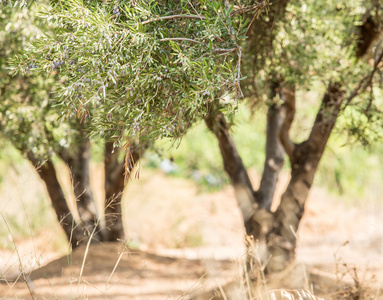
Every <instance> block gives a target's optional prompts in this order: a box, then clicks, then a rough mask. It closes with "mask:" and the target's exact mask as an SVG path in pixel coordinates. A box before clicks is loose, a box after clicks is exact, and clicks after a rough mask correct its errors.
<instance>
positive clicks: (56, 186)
mask: <svg viewBox="0 0 383 300" xmlns="http://www.w3.org/2000/svg"><path fill="white" fill-rule="evenodd" d="M27 157H28V159H29V161H30V162H31V163H32V164H33V165H34V166H35V167H36V170H37V172H38V174H39V176H40V178H41V179H42V180H43V181H44V183H45V185H46V187H47V191H48V194H49V197H50V199H51V203H52V206H53V209H54V210H55V213H56V217H57V220H58V221H59V223H60V225H61V227H62V228H63V230H64V232H65V235H66V237H67V238H68V241H69V242H70V244H71V246H72V248H76V247H77V246H78V245H79V244H80V242H82V241H84V240H86V239H84V238H85V237H84V235H83V233H82V230H81V229H80V227H79V226H78V225H77V224H76V221H75V220H74V218H73V215H72V212H71V211H70V209H69V207H68V204H67V202H66V199H65V195H64V192H63V190H62V188H61V185H60V183H59V181H58V179H57V175H56V171H55V167H54V165H53V163H52V161H50V160H47V161H46V162H45V163H43V164H42V165H40V166H39V161H38V160H37V159H36V158H35V156H34V155H33V153H32V152H31V151H29V152H27Z"/></svg>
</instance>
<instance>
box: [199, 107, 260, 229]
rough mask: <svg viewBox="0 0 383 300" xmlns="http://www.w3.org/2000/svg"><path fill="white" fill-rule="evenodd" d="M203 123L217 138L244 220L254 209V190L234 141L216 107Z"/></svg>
mask: <svg viewBox="0 0 383 300" xmlns="http://www.w3.org/2000/svg"><path fill="white" fill-rule="evenodd" d="M205 123H206V125H207V127H208V128H209V129H210V131H211V132H212V133H213V134H214V135H215V136H216V137H217V139H218V144H219V148H220V150H221V154H222V159H223V165H224V168H225V171H226V173H227V174H228V175H229V177H230V181H231V183H232V185H233V187H234V190H235V193H236V198H237V201H238V205H239V207H240V210H241V212H242V217H243V219H244V222H246V221H247V220H249V219H250V218H251V216H252V214H253V211H254V207H253V205H254V204H256V202H255V199H254V190H253V187H252V184H251V182H250V178H249V175H248V174H247V171H246V168H245V166H244V165H243V162H242V159H241V157H240V155H239V153H238V151H237V149H236V147H235V144H234V141H233V139H232V137H231V136H230V134H229V128H228V126H227V123H226V120H225V117H224V115H223V114H222V113H221V112H219V111H218V109H217V108H212V109H211V111H210V113H209V115H208V116H207V117H206V118H205Z"/></svg>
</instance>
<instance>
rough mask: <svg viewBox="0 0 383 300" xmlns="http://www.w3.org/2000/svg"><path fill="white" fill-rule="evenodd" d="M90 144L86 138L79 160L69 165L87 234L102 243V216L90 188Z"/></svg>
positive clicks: (79, 149) (80, 214)
mask: <svg viewBox="0 0 383 300" xmlns="http://www.w3.org/2000/svg"><path fill="white" fill-rule="evenodd" d="M89 163H90V142H89V140H88V139H86V138H84V141H83V143H82V144H81V145H79V146H78V153H77V158H76V160H74V161H73V162H72V163H70V164H69V168H70V171H71V174H72V184H73V191H74V195H75V197H76V199H77V202H76V203H77V210H78V213H79V216H80V219H81V223H82V225H83V227H84V230H85V231H86V233H87V234H88V235H89V236H91V235H92V239H95V240H97V241H102V240H103V237H102V232H101V227H100V216H99V214H98V212H97V208H96V203H95V200H94V197H93V193H92V189H91V186H90V170H89Z"/></svg>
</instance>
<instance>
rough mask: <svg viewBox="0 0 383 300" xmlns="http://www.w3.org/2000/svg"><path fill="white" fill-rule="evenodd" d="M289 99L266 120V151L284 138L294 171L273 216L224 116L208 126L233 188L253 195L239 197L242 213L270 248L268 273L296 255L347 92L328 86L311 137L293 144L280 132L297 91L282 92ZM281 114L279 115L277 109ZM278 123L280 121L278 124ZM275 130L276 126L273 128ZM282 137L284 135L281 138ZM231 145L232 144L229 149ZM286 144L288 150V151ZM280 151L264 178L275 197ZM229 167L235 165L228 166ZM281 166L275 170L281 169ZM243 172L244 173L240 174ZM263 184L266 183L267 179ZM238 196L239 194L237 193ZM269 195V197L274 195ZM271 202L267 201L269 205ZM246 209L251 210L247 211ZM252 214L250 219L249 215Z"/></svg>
mask: <svg viewBox="0 0 383 300" xmlns="http://www.w3.org/2000/svg"><path fill="white" fill-rule="evenodd" d="M280 92H281V93H283V92H284V93H287V95H281V97H284V98H285V104H284V105H283V106H281V107H279V108H278V107H275V106H270V108H269V117H268V123H269V124H268V128H269V130H268V131H267V133H268V135H267V139H271V140H272V141H269V144H267V145H266V147H270V145H273V142H275V141H276V139H281V140H283V141H284V142H283V143H282V144H285V145H286V148H285V150H286V153H287V154H288V156H289V159H290V162H291V166H292V170H291V179H290V182H289V184H288V187H287V189H286V191H285V193H284V194H283V196H282V199H281V203H280V205H279V207H278V208H277V210H276V211H275V212H274V213H272V212H269V211H268V210H267V207H268V205H266V206H265V200H264V199H263V198H262V196H263V195H264V194H263V193H260V192H259V191H257V192H254V191H253V189H252V186H251V184H249V181H248V176H247V172H246V169H245V167H244V166H243V164H242V160H241V159H240V157H239V155H238V153H237V151H236V149H235V145H234V144H233V141H232V139H231V137H230V134H229V132H228V128H227V124H226V122H225V121H224V116H223V115H222V114H221V113H220V112H214V111H212V114H211V115H210V116H209V117H208V119H207V121H206V123H207V124H208V127H209V129H210V130H212V132H213V133H214V134H215V135H216V136H217V138H218V142H219V145H220V150H221V154H222V158H223V162H224V166H225V170H226V172H227V173H228V175H229V177H230V178H231V181H232V183H234V189H236V186H235V184H237V182H240V183H241V186H243V187H245V188H246V191H247V194H246V195H252V196H253V197H252V198H251V197H247V198H246V200H247V201H248V203H252V205H247V206H244V205H243V198H240V197H239V198H237V201H238V204H239V206H240V208H241V211H242V213H244V214H245V216H246V217H244V225H245V229H246V233H247V234H248V235H252V236H253V237H254V239H256V240H258V241H260V242H264V243H265V245H266V249H267V251H266V256H267V257H265V260H266V259H269V263H268V265H267V270H269V271H279V270H281V269H283V268H285V267H286V266H287V265H288V264H289V263H290V262H292V260H293V259H294V257H295V247H296V235H295V232H296V231H297V230H298V226H299V223H300V220H301V218H302V216H303V213H304V207H305V202H306V200H307V197H308V194H309V191H310V188H311V186H312V183H313V180H314V175H315V173H316V170H317V167H318V164H319V161H320V159H321V157H322V155H323V152H324V150H325V147H326V144H327V141H328V138H329V136H330V134H331V131H332V129H333V127H334V125H335V122H336V119H337V116H338V114H339V112H340V107H341V104H342V102H343V100H344V93H343V92H342V91H341V88H340V86H337V85H330V86H329V87H328V89H327V91H326V94H325V95H324V97H323V100H322V104H321V107H320V109H319V111H318V113H317V116H316V119H315V122H314V124H313V127H312V131H311V133H310V136H309V138H308V139H307V140H306V141H304V142H303V143H301V144H299V145H296V144H293V143H292V142H291V141H290V139H289V136H288V130H287V131H286V130H285V129H284V130H282V129H281V127H282V125H285V126H286V127H287V128H289V127H290V125H291V122H292V119H293V115H294V109H293V108H294V106H295V104H294V103H292V102H294V101H295V97H294V92H293V91H291V90H290V91H286V90H284V91H283V90H280ZM278 110H280V111H278ZM276 119H277V120H276ZM271 127H274V128H273V130H271ZM282 136H284V137H283V138H282ZM225 143H228V144H229V146H225ZM287 146H288V147H287ZM281 152H282V151H279V152H278V151H275V149H273V151H271V152H270V154H269V157H267V158H266V164H265V165H266V168H265V171H264V174H263V176H270V180H269V183H268V184H267V185H266V183H264V184H265V187H264V188H265V189H266V188H269V189H270V190H271V191H272V194H273V192H274V190H275V184H276V180H277V178H278V176H274V175H275V174H273V173H272V172H271V175H270V170H268V168H269V167H270V166H268V164H267V160H268V159H274V157H278V158H281ZM228 166H231V167H228ZM280 166H281V165H279V168H276V169H275V170H271V171H278V172H279V170H280ZM239 174H240V175H239ZM264 182H266V181H265V180H264ZM236 194H237V195H238V193H236ZM270 194H271V193H270ZM267 203H269V201H268V202H267ZM246 210H247V211H246ZM249 215H250V217H248V216H249Z"/></svg>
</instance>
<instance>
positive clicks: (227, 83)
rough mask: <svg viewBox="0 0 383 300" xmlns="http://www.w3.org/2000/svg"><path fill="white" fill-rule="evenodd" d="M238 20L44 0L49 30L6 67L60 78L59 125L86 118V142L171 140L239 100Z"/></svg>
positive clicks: (175, 8) (198, 5) (220, 6)
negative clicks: (217, 106)
mask: <svg viewBox="0 0 383 300" xmlns="http://www.w3.org/2000/svg"><path fill="white" fill-rule="evenodd" d="M263 5H265V4H263ZM260 8H261V4H259V5H255V6H253V7H251V10H253V11H257V10H259V9H260ZM239 13H240V9H239V10H237V11H234V10H233V6H230V7H229V6H228V5H226V7H225V4H224V3H223V2H220V1H198V2H195V3H191V2H189V1H179V2H177V3H173V2H169V1H111V2H108V1H104V2H100V1H79V0H70V1H52V2H51V5H50V6H46V7H45V9H44V12H43V13H42V16H43V17H44V19H45V20H46V21H47V22H48V24H49V26H50V27H51V31H50V32H49V33H47V34H45V35H44V36H42V37H41V38H40V39H38V40H36V41H34V42H33V43H32V46H31V47H29V48H28V49H27V50H26V51H25V52H24V54H23V55H21V56H18V58H17V59H16V60H15V61H14V66H15V67H16V68H17V69H18V70H19V71H21V72H22V73H30V72H31V71H32V70H33V71H34V72H36V71H37V72H46V73H52V72H53V73H59V76H60V79H61V80H60V82H59V83H58V84H57V85H56V98H57V99H58V100H59V102H60V104H61V105H62V111H63V117H64V118H73V117H74V116H77V117H79V118H80V119H81V120H85V121H86V120H88V119H90V120H91V122H90V123H91V126H92V128H93V131H92V133H93V135H102V136H104V137H106V138H109V139H114V140H119V139H121V137H123V136H124V135H128V136H129V137H136V136H139V137H146V138H152V139H156V138H161V137H172V138H178V137H181V136H182V135H183V134H184V132H185V131H186V129H187V128H188V127H189V126H190V124H191V123H192V122H193V120H194V119H195V118H197V117H198V116H202V117H203V116H206V114H207V111H208V107H209V104H211V103H213V102H220V103H221V104H223V105H224V106H225V107H226V108H228V109H229V111H232V110H233V107H235V106H236V102H235V101H236V100H235V99H238V97H239V96H241V89H240V84H239V81H240V79H241V73H240V63H239V60H240V57H241V47H240V45H239V42H240V41H241V40H242V39H243V38H244V36H243V34H244V33H245V31H246V24H247V22H246V21H244V20H243V19H242V17H241V16H240V14H239ZM235 54H236V55H235ZM236 60H237V61H238V62H237V61H236ZM233 101H234V102H233Z"/></svg>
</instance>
